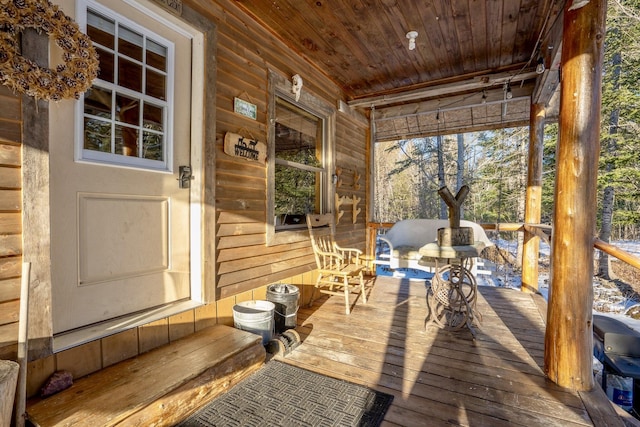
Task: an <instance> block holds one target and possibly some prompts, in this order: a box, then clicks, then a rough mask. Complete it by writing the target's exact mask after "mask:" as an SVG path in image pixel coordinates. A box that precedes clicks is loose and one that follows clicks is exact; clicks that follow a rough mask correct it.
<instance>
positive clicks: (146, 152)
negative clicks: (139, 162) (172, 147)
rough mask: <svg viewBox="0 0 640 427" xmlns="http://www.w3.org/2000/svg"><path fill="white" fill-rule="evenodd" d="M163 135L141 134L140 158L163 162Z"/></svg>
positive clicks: (145, 132)
mask: <svg viewBox="0 0 640 427" xmlns="http://www.w3.org/2000/svg"><path fill="white" fill-rule="evenodd" d="M162 137H163V135H161V134H158V133H152V132H147V131H144V132H143V140H142V157H144V158H145V159H151V160H164V152H163V144H162Z"/></svg>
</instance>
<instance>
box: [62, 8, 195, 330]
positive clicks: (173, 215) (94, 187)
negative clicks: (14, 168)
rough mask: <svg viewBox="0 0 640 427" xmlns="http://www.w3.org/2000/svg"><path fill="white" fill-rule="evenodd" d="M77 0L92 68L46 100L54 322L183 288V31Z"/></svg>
mask: <svg viewBox="0 0 640 427" xmlns="http://www.w3.org/2000/svg"><path fill="white" fill-rule="evenodd" d="M60 3H61V4H62V5H63V6H68V7H66V8H64V10H65V13H67V14H68V15H70V16H74V15H72V14H71V13H70V11H73V1H68V0H65V1H60ZM78 9H79V10H76V15H75V16H76V19H77V20H78V22H79V23H80V24H81V26H83V27H84V26H85V25H86V32H87V34H88V35H90V37H91V38H92V40H93V41H94V45H95V47H96V48H97V50H98V54H99V56H100V74H99V76H98V79H97V80H96V81H94V84H93V87H92V89H90V90H89V91H87V92H86V93H85V95H84V98H83V99H81V100H80V101H78V102H77V103H73V102H69V101H66V102H62V103H60V104H58V105H55V104H52V105H51V107H50V108H51V121H50V134H51V143H50V147H51V153H50V159H51V163H50V167H51V214H52V215H51V228H52V230H51V263H52V282H53V283H52V290H53V291H52V301H53V306H52V308H53V321H54V333H60V332H64V331H69V330H72V329H75V328H79V327H83V326H86V325H90V324H93V323H96V322H100V321H104V320H108V319H113V318H116V317H119V316H123V315H128V314H132V313H136V312H140V311H144V310H147V309H150V308H152V307H158V306H162V305H165V304H168V303H171V302H175V301H179V300H183V299H188V298H190V296H191V289H190V197H189V195H190V190H189V188H180V186H179V180H178V177H179V176H178V175H179V166H181V165H190V163H191V162H190V156H191V154H190V153H191V151H190V149H191V137H192V136H191V114H190V112H191V63H192V57H191V55H192V40H191V39H190V38H189V37H188V35H187V34H185V33H184V32H183V31H178V29H177V28H176V29H172V28H170V26H167V25H165V24H166V23H164V24H163V23H161V22H158V21H157V20H156V19H154V17H153V16H150V14H149V13H145V11H144V10H141V9H140V8H138V7H132V6H131V5H129V4H127V3H125V2H124V1H121V0H102V1H100V2H93V1H89V0H88V1H86V2H82V1H81V2H78ZM151 15H152V14H151ZM73 104H77V105H75V108H76V109H75V111H74V105H73Z"/></svg>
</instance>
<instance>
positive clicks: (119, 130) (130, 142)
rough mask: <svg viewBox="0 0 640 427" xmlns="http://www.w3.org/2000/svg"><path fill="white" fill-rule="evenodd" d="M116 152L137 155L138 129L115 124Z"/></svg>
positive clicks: (124, 154)
mask: <svg viewBox="0 0 640 427" xmlns="http://www.w3.org/2000/svg"><path fill="white" fill-rule="evenodd" d="M116 154H122V155H123V156H132V157H138V129H135V128H130V127H125V126H118V125H116Z"/></svg>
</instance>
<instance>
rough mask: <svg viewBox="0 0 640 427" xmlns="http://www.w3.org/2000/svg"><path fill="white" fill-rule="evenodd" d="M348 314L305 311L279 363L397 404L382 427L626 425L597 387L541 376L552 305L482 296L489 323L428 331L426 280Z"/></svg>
mask: <svg viewBox="0 0 640 427" xmlns="http://www.w3.org/2000/svg"><path fill="white" fill-rule="evenodd" d="M368 294H369V298H368V303H367V304H366V305H363V304H361V302H360V301H358V302H357V303H356V305H355V307H354V310H353V312H352V313H351V315H348V316H347V315H345V314H344V306H343V304H344V300H343V298H340V297H325V298H324V299H320V300H318V301H317V302H316V303H315V304H314V306H313V307H311V308H301V309H300V311H299V312H298V327H297V331H298V332H299V333H300V335H301V337H302V343H301V344H300V345H299V346H298V347H297V348H296V349H294V350H293V351H292V352H291V353H290V354H288V355H287V356H286V357H284V358H282V357H279V358H280V359H281V360H283V361H285V362H287V363H291V364H294V365H296V366H300V367H302V368H306V369H310V370H313V371H317V372H320V373H323V374H326V375H329V376H333V377H338V378H342V379H345V380H348V381H351V382H356V383H361V384H366V385H368V386H370V387H372V388H375V389H378V390H380V391H384V392H386V393H390V394H393V395H394V401H393V405H392V406H391V408H390V409H389V411H388V412H387V415H386V417H385V425H387V426H393V425H399V426H445V425H446V426H451V425H464V426H492V427H497V426H514V425H524V426H562V427H567V426H614V425H615V426H620V425H624V423H623V421H622V419H621V418H619V417H618V415H616V412H615V409H614V408H613V407H612V405H611V404H609V402H608V400H607V399H606V396H605V395H604V393H603V392H602V390H600V389H599V388H596V389H595V390H594V391H593V392H589V393H576V392H571V391H568V390H565V389H562V388H560V387H559V386H557V385H555V384H554V383H553V382H551V381H549V380H547V379H546V378H545V376H544V374H543V371H542V366H543V357H544V329H545V325H544V315H543V314H541V313H542V312H544V310H545V309H546V304H545V301H544V300H543V299H542V297H540V296H535V295H532V294H525V293H522V292H520V291H517V290H510V289H503V288H494V287H480V297H479V301H478V309H479V310H480V311H481V313H482V317H483V319H482V323H481V325H480V326H479V327H478V328H477V339H476V341H475V342H474V341H473V340H472V335H471V333H470V332H468V330H463V331H460V332H446V331H442V330H439V329H436V328H435V327H430V328H429V330H428V331H425V328H424V324H425V316H426V287H425V284H424V282H423V281H409V280H406V279H403V280H401V279H394V278H391V277H377V278H376V279H375V281H374V280H373V279H372V281H370V287H369V290H368Z"/></svg>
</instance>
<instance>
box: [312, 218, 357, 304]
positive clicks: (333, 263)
mask: <svg viewBox="0 0 640 427" xmlns="http://www.w3.org/2000/svg"><path fill="white" fill-rule="evenodd" d="M307 228H308V229H309V236H310V237H311V246H312V247H313V253H314V255H315V257H316V264H317V266H318V279H317V280H316V285H315V288H314V290H313V295H311V301H310V302H309V305H311V304H313V301H314V298H315V294H316V289H317V290H318V291H319V292H321V293H325V294H329V295H338V296H339V295H344V304H345V309H346V310H345V311H346V313H347V314H349V313H350V312H351V304H350V303H349V294H350V293H352V292H356V291H357V288H358V285H359V286H360V292H359V294H360V295H361V296H362V302H363V303H364V304H366V303H367V296H366V293H365V288H364V279H363V274H362V271H363V270H364V268H365V266H364V265H360V264H359V259H358V257H359V256H360V255H361V254H362V251H361V250H359V249H353V248H342V247H340V246H338V244H337V243H336V241H335V237H334V236H335V228H336V227H335V221H334V215H333V214H323V215H314V214H307Z"/></svg>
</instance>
